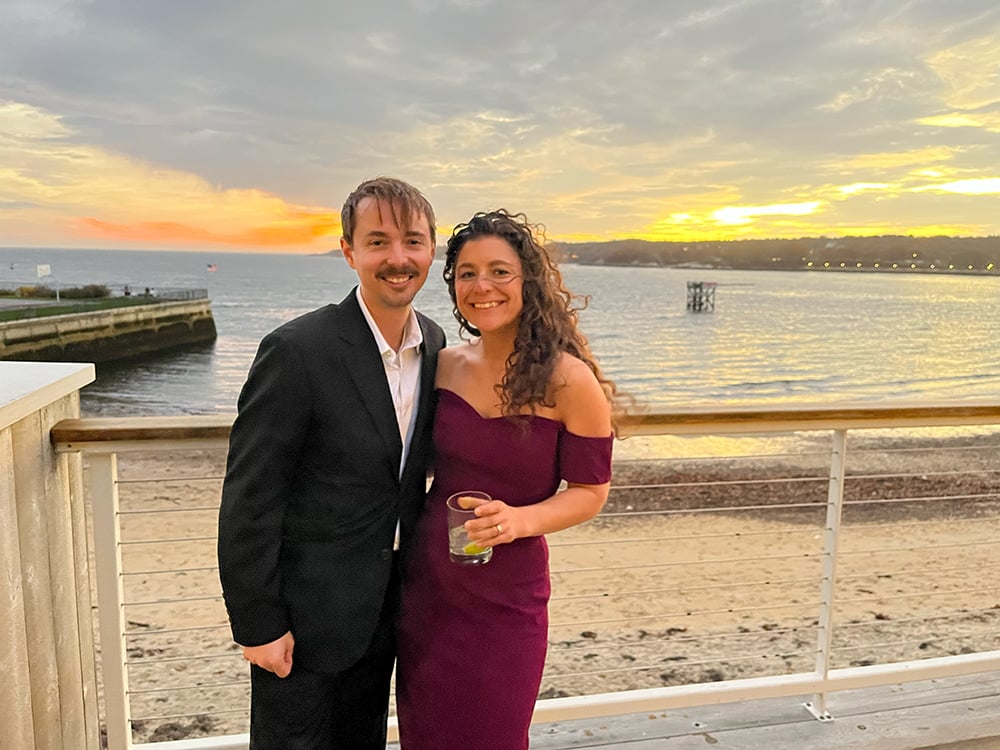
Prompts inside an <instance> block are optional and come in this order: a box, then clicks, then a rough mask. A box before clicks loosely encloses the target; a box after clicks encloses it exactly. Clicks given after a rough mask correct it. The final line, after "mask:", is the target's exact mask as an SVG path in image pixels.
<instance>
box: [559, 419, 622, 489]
mask: <svg viewBox="0 0 1000 750" xmlns="http://www.w3.org/2000/svg"><path fill="white" fill-rule="evenodd" d="M613 443H614V435H608V436H607V437H602V438H599V437H583V436H581V435H575V434H573V433H572V432H568V431H567V430H563V431H562V432H561V433H560V435H559V476H560V477H561V478H562V479H565V480H566V481H567V482H574V483H579V484H604V483H605V482H609V481H611V446H612V444H613Z"/></svg>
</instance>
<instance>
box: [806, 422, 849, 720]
mask: <svg viewBox="0 0 1000 750" xmlns="http://www.w3.org/2000/svg"><path fill="white" fill-rule="evenodd" d="M846 465H847V430H834V431H833V445H832V446H831V449H830V482H829V488H828V490H827V498H826V528H825V531H824V533H823V579H822V584H821V586H820V605H819V623H818V628H817V632H818V634H817V643H816V676H817V677H819V678H820V684H821V685H825V684H826V680H827V677H828V676H829V673H830V648H831V646H832V644H833V614H834V596H835V592H836V589H837V549H838V547H839V546H840V520H841V516H842V515H843V508H844V479H845V476H844V475H845V470H846ZM805 707H806V709H807V710H808V711H809V713H811V714H812V715H813V716H815V717H816V718H817V719H819V720H820V721H830V720H831V719H832V718H833V717H832V716H830V714H829V713H828V712H827V710H826V690H825V689H824V690H822V691H821V692H818V693H815V694H814V695H813V699H812V701H810V702H808V703H806V704H805Z"/></svg>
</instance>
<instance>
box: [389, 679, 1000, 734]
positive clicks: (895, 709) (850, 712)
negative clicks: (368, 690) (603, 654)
mask: <svg viewBox="0 0 1000 750" xmlns="http://www.w3.org/2000/svg"><path fill="white" fill-rule="evenodd" d="M808 699H809V698H808V696H805V697H803V698H802V699H801V700H799V701H796V700H795V699H790V698H774V699H768V700H759V701H747V702H743V703H731V704H722V705H714V706H700V707H696V708H690V709H682V710H671V711H664V712H658V713H655V714H648V713H644V714H638V715H637V714H631V715H626V716H616V717H605V718H600V719H583V720H577V721H570V722H558V723H551V724H539V725H536V726H534V727H532V731H531V748H532V750H582V749H584V748H591V749H594V750H694V749H695V748H697V749H698V750H705V748H712V749H713V750H925V749H926V750H929V749H930V748H938V750H1000V673H990V674H987V675H976V676H972V677H959V678H949V679H937V680H928V681H924V682H914V683H909V684H901V685H891V686H887V687H880V688H865V689H859V690H845V691H843V692H838V693H834V694H832V695H831V696H830V697H829V699H828V702H827V709H828V711H829V712H830V713H831V714H832V715H833V717H834V720H833V721H829V722H819V721H816V720H815V719H814V718H813V717H812V716H811V715H810V714H809V713H808V712H807V711H806V710H805V709H804V708H803V707H802V701H805V700H808ZM483 739H484V744H483V745H482V747H488V742H487V741H486V738H483ZM389 748H392V749H398V748H399V745H398V744H391V745H389Z"/></svg>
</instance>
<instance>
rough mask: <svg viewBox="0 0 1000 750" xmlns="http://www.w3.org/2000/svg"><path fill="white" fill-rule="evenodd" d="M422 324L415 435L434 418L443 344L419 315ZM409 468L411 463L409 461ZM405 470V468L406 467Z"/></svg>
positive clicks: (411, 449) (422, 431)
mask: <svg viewBox="0 0 1000 750" xmlns="http://www.w3.org/2000/svg"><path fill="white" fill-rule="evenodd" d="M417 320H418V322H419V323H420V330H421V332H422V333H423V336H424V343H423V344H422V345H421V357H420V394H419V396H418V401H417V418H416V420H415V421H414V423H413V435H414V437H416V436H417V435H423V434H424V430H425V429H426V427H427V422H428V420H429V419H430V418H431V417H432V416H433V411H434V410H433V409H432V408H431V405H432V403H433V397H434V376H435V373H436V371H437V356H438V351H439V350H440V349H441V345H442V342H441V341H439V340H438V337H437V334H436V332H435V331H434V329H433V328H431V326H429V325H428V324H427V321H426V319H424V318H423V317H422V316H421V315H419V314H418V315H417ZM410 455H413V446H412V444H411V446H410V453H409V454H408V457H409V456H410ZM407 466H409V461H407ZM404 468H405V467H404Z"/></svg>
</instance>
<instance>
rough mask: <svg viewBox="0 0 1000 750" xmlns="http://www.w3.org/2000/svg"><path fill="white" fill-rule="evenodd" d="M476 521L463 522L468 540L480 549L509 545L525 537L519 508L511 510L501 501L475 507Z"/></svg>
mask: <svg viewBox="0 0 1000 750" xmlns="http://www.w3.org/2000/svg"><path fill="white" fill-rule="evenodd" d="M475 510H476V519H475V520H473V521H466V522H465V531H466V533H467V534H468V535H469V540H470V541H472V542H475V543H476V544H477V545H479V546H480V547H496V546H497V545H498V544H509V543H510V542H513V541H514V540H515V539H518V538H520V537H522V536H525V534H524V529H523V528H522V526H523V524H522V522H521V518H520V516H521V514H522V509H521V508H513V507H511V506H510V505H507V503H505V502H504V501H503V500H490V501H488V502H485V503H483V504H482V505H477V506H476V509H475Z"/></svg>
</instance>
